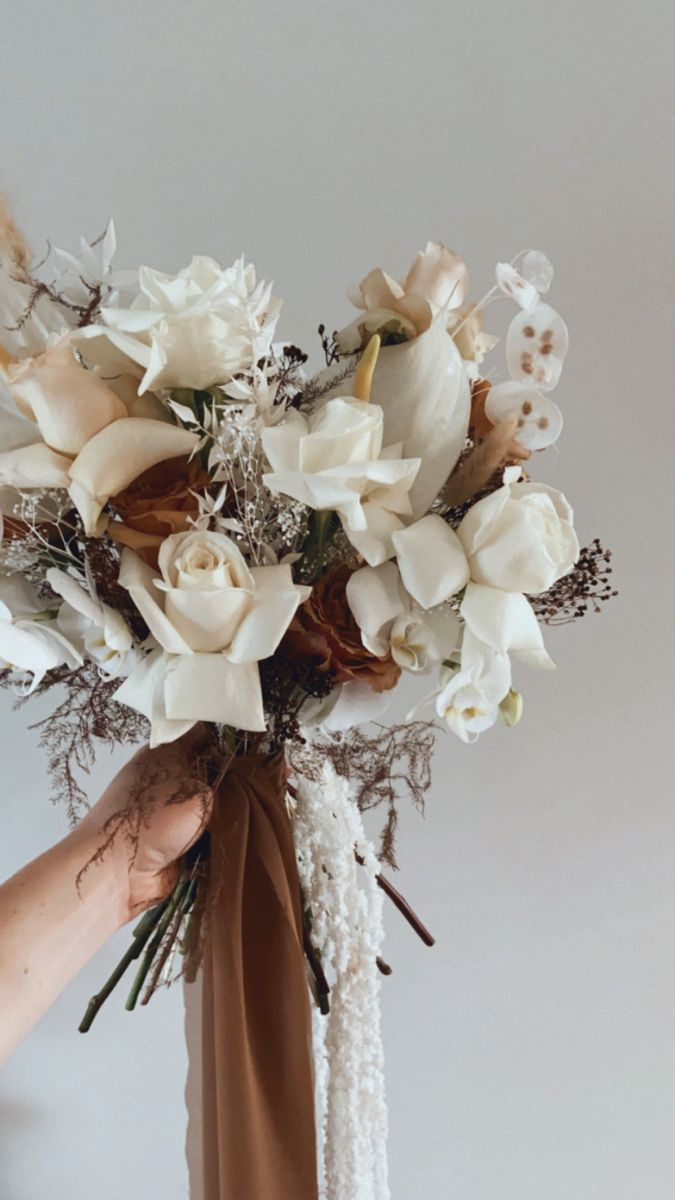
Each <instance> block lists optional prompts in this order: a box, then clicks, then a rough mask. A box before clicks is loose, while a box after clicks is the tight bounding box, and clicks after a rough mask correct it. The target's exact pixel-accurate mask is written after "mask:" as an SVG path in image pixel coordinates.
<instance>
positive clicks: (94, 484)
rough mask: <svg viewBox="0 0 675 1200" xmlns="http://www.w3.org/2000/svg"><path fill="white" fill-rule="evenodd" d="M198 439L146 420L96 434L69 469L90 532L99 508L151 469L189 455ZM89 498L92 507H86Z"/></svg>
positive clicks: (127, 420) (122, 421) (117, 423)
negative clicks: (94, 515) (158, 464)
mask: <svg viewBox="0 0 675 1200" xmlns="http://www.w3.org/2000/svg"><path fill="white" fill-rule="evenodd" d="M198 440H199V439H198V437H197V435H196V434H194V433H190V432H189V431H188V430H186V429H178V428H177V427H176V426H175V425H167V424H166V422H164V421H153V420H149V419H147V418H145V417H123V418H121V419H120V420H119V421H113V423H112V424H111V425H107V426H106V428H105V429H102V430H101V432H100V433H97V434H96V435H95V437H93V438H92V439H91V441H90V442H87V444H86V446H85V447H84V449H83V450H82V451H81V453H80V454H78V456H77V458H76V459H75V461H74V462H73V464H72V466H71V467H70V478H71V480H72V483H73V484H74V485H75V487H74V488H72V489H71V498H72V500H73V503H74V504H75V505H76V506H77V508H78V511H79V512H80V514H81V516H82V518H83V521H84V522H85V528H86V530H87V532H88V533H92V532H93V531H94V530H93V529H92V518H93V513H94V512H95V510H96V507H98V513H100V511H101V509H102V508H103V505H104V504H105V503H106V502H107V501H108V499H109V498H110V497H111V496H116V495H117V493H118V492H121V491H122V490H123V489H124V488H125V487H128V486H129V484H130V483H132V482H133V481H134V479H137V478H138V476H139V475H142V474H143V472H144V471H147V470H148V468H149V467H154V466H156V464H157V463H160V462H165V461H166V460H167V459H170V458H178V457H179V456H181V455H184V454H190V453H191V452H192V451H193V450H194V448H195V446H196V445H197V443H198ZM87 498H90V501H91V502H90V504H86V500H87ZM83 509H84V510H85V511H83ZM98 513H97V514H96V515H97V516H98Z"/></svg>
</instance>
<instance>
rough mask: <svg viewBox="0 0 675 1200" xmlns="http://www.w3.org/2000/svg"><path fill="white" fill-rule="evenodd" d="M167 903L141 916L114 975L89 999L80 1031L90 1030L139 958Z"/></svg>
mask: <svg viewBox="0 0 675 1200" xmlns="http://www.w3.org/2000/svg"><path fill="white" fill-rule="evenodd" d="M166 904H167V901H163V903H162V904H156V905H155V907H154V908H150V909H148V911H147V912H146V913H144V915H143V916H142V917H141V920H140V921H139V922H138V925H137V926H136V928H135V929H134V938H133V941H132V943H131V945H130V946H129V948H128V950H127V951H126V953H125V954H124V955H123V956H122V958H121V959H120V961H119V962H118V964H117V966H116V967H115V970H114V971H113V973H112V975H111V976H110V977H109V979H107V980H106V982H105V983H104V984H103V987H102V988H101V989H100V991H98V992H97V993H96V995H95V996H92V998H91V1000H90V1001H89V1004H88V1005H87V1011H86V1012H85V1014H84V1016H83V1018H82V1021H81V1022H80V1025H79V1032H80V1033H88V1032H89V1030H90V1029H91V1027H92V1025H93V1023H94V1020H95V1019H96V1016H97V1014H98V1013H99V1012H100V1010H101V1008H102V1007H103V1005H104V1004H105V1002H106V1000H107V999H108V996H109V995H110V994H111V992H113V991H114V989H115V988H116V987H117V984H118V983H119V981H120V979H121V978H122V976H123V975H124V973H125V972H126V970H127V968H128V967H130V966H131V964H132V962H134V960H135V959H137V958H138V957H139V955H140V954H141V952H142V950H143V948H144V946H145V944H146V942H147V941H148V938H149V937H150V935H151V934H152V931H153V929H154V928H155V926H156V925H157V922H158V921H159V920H160V918H161V916H162V913H163V911H164V909H165V908H166Z"/></svg>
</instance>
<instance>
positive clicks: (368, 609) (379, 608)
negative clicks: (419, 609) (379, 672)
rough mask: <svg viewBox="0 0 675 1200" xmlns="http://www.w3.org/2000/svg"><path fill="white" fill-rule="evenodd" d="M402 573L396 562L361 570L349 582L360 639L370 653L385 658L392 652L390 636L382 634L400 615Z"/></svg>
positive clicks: (351, 606)
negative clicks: (390, 650)
mask: <svg viewBox="0 0 675 1200" xmlns="http://www.w3.org/2000/svg"><path fill="white" fill-rule="evenodd" d="M399 578H400V577H399V572H398V568H397V566H396V564H395V563H392V562H386V563H382V564H381V565H380V566H379V567H362V568H361V570H360V571H355V572H354V574H353V575H350V577H349V579H348V580H347V589H346V593H347V603H348V604H349V607H350V609H351V611H352V613H353V615H354V619H355V621H356V624H357V625H358V627H359V629H360V630H361V640H362V642H363V644H364V646H365V647H366V650H370V653H371V654H377V655H378V656H379V657H383V656H384V655H385V654H388V653H389V636H388V633H386V632H385V633H384V634H383V633H382V632H381V631H382V630H383V628H384V627H385V626H387V627H388V626H389V625H390V624H391V622H392V621H393V620H394V619H395V618H396V617H398V616H400V614H401V613H403V612H405V605H404V604H403V601H402V599H401V590H400V584H399Z"/></svg>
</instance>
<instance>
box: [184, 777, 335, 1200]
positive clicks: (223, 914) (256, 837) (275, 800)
mask: <svg viewBox="0 0 675 1200" xmlns="http://www.w3.org/2000/svg"><path fill="white" fill-rule="evenodd" d="M285 798H286V765H285V761H284V757H283V755H282V754H277V755H272V756H242V757H237V758H234V759H233V760H232V764H231V767H230V769H229V770H228V773H227V775H226V777H225V780H224V782H223V784H222V787H221V789H220V791H219V794H218V796H217V799H216V805H215V810H214V814H213V818H212V822H211V827H210V828H211V878H210V883H209V889H210V896H209V911H210V916H209V926H208V934H207V939H206V945H205V947H204V980H203V997H204V998H203V1034H202V1039H203V1041H202V1045H203V1128H204V1133H203V1138H204V1200H317V1197H318V1184H317V1165H316V1133H315V1119H314V1083H313V1068H312V1051H311V1020H310V1006H309V995H308V987H307V980H306V974H305V963H304V956H303V949H302V910H301V899H300V884H299V880H298V873H297V867H296V860H295V852H294V848H293V838H292V833H291V827H290V821H289V818H288V813H287V810H286V803H285Z"/></svg>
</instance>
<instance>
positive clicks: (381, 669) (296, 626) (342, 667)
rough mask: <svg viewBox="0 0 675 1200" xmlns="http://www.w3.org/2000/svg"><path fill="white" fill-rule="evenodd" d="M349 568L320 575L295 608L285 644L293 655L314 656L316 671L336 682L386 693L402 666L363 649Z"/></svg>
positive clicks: (299, 656) (389, 657)
mask: <svg viewBox="0 0 675 1200" xmlns="http://www.w3.org/2000/svg"><path fill="white" fill-rule="evenodd" d="M351 573H352V572H351V570H350V568H349V567H346V566H343V567H338V568H337V569H336V570H335V571H329V572H328V573H327V574H326V575H323V576H322V578H321V579H320V580H319V582H318V583H317V584H316V585H315V586H314V589H313V591H312V594H311V596H310V597H309V599H308V600H306V601H305V603H304V604H303V605H302V606H301V607H300V608H299V609H298V611H297V613H296V615H295V617H294V619H293V621H292V623H291V625H290V627H289V630H288V633H287V634H286V637H285V639H284V646H285V647H286V649H287V650H288V651H289V653H290V654H291V655H292V656H293V657H297V658H300V659H302V658H311V659H313V660H314V661H315V662H316V664H317V666H318V669H319V671H330V672H332V673H333V675H334V678H335V682H336V683H347V682H348V681H349V680H359V682H361V683H367V684H368V686H369V687H371V688H372V689H373V691H375V692H385V691H388V689H389V688H393V687H394V686H395V685H396V683H397V682H398V679H399V676H400V674H401V668H400V667H399V666H397V664H396V663H395V662H394V660H393V658H392V657H391V656H390V655H387V657H386V658H377V657H376V655H374V654H371V653H370V651H369V650H366V648H365V646H364V645H363V643H362V641H361V632H360V630H359V627H358V625H357V624H356V621H355V620H354V617H353V616H352V613H351V609H350V608H349V605H348V603H347V595H346V591H345V589H346V586H347V580H348V579H349V576H350V575H351Z"/></svg>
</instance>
